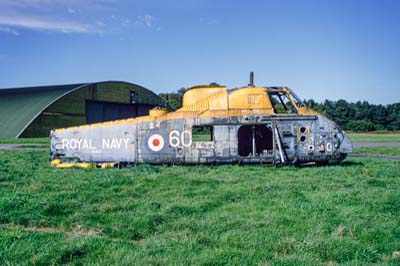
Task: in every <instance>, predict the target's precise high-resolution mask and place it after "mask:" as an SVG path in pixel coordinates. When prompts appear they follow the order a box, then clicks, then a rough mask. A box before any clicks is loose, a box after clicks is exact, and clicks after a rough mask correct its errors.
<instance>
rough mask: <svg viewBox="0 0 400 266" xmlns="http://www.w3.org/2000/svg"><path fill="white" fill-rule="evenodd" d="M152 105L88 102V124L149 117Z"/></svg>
mask: <svg viewBox="0 0 400 266" xmlns="http://www.w3.org/2000/svg"><path fill="white" fill-rule="evenodd" d="M152 107H153V106H152V105H148V104H128V103H111V102H101V101H90V100H87V101H86V123H88V124H92V123H98V122H105V121H112V120H117V119H126V118H134V117H137V116H143V115H148V114H149V110H150V109H151V108H152Z"/></svg>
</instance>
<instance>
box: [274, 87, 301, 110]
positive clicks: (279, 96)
mask: <svg viewBox="0 0 400 266" xmlns="http://www.w3.org/2000/svg"><path fill="white" fill-rule="evenodd" d="M270 98H271V103H272V105H273V107H274V111H275V113H276V114H296V113H297V109H296V108H295V107H294V106H293V104H292V102H291V101H290V99H289V98H288V97H287V95H286V93H285V92H274V93H270Z"/></svg>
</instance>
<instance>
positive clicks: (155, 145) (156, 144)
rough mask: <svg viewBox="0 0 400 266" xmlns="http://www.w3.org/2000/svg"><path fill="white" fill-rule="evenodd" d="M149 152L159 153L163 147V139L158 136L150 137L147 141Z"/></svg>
mask: <svg viewBox="0 0 400 266" xmlns="http://www.w3.org/2000/svg"><path fill="white" fill-rule="evenodd" d="M147 144H148V145H149V148H150V150H152V151H161V150H162V148H163V147H164V138H163V136H161V135H160V134H154V135H152V136H151V137H150V138H149V140H148V141H147Z"/></svg>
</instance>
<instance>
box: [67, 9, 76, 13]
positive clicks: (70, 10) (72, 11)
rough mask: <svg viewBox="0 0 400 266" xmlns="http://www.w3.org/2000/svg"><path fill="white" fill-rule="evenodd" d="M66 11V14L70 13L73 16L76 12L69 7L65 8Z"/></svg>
mask: <svg viewBox="0 0 400 266" xmlns="http://www.w3.org/2000/svg"><path fill="white" fill-rule="evenodd" d="M67 11H68V13H70V14H75V13H76V10H75V9H73V8H71V7H68V8H67Z"/></svg>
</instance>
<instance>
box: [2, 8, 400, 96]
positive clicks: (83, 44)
mask: <svg viewBox="0 0 400 266" xmlns="http://www.w3.org/2000/svg"><path fill="white" fill-rule="evenodd" d="M249 71H254V72H255V81H256V85H263V86H270V85H271V86H272V85H275V86H277V85H287V86H289V87H290V88H292V89H293V90H294V91H295V92H296V93H297V94H298V95H299V96H300V97H302V98H307V99H309V98H313V99H315V100H317V101H323V100H324V99H333V100H337V99H340V98H343V99H346V100H349V101H357V100H367V101H370V102H372V103H382V104H388V103H393V102H399V101H400V82H399V77H400V1H396V0H391V1H390V0H375V1H371V0H359V1H356V0H335V1H334V0H330V1H328V0H318V1H317V0H304V1H302V0H298V1H252V0H249V1H228V0H186V1H183V0H182V1H178V0H163V1H162V0H158V1H151V0H147V1H146V0H132V1H128V0H120V1H118V0H0V87H1V88H6V87H17V86H31V85H44V84H64V83H79V82H89V81H104V80H122V81H129V82H133V83H137V84H140V85H143V86H145V87H147V88H149V89H151V90H153V91H155V92H168V91H175V90H177V89H179V88H181V87H190V86H193V85H198V84H207V83H210V82H214V81H215V82H218V83H220V84H223V85H227V86H228V87H230V88H234V87H239V86H243V85H246V84H247V83H248V73H249Z"/></svg>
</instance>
